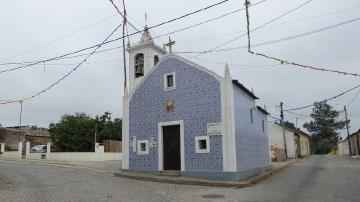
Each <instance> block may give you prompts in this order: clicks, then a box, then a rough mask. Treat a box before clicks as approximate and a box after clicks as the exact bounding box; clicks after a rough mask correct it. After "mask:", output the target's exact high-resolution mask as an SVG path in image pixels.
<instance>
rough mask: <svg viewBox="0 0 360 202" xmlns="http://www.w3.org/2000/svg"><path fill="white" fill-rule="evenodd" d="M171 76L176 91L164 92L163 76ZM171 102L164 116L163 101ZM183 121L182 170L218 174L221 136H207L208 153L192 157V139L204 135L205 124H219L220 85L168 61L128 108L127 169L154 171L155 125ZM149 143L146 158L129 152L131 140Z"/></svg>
mask: <svg viewBox="0 0 360 202" xmlns="http://www.w3.org/2000/svg"><path fill="white" fill-rule="evenodd" d="M171 72H175V75H176V89H174V90H169V91H165V90H164V74H167V73H171ZM168 99H173V100H174V101H175V106H174V111H173V112H166V100H168ZM178 120H183V121H184V141H185V143H184V145H185V170H186V171H222V169H223V164H222V163H223V160H222V143H221V136H210V153H202V154H198V153H195V136H205V135H207V124H208V123H219V122H221V94H220V81H219V80H217V79H216V78H214V77H213V76H211V75H209V74H208V73H206V72H204V71H202V70H200V69H197V68H195V67H193V66H191V65H189V64H187V63H185V62H183V61H181V60H179V59H177V58H174V57H169V58H166V59H164V60H163V61H162V62H161V64H159V65H158V67H157V68H156V69H155V70H154V71H153V72H152V73H151V75H149V77H147V78H146V80H145V81H144V82H143V83H142V84H141V86H139V87H138V88H137V89H136V91H135V92H134V94H133V96H132V97H131V100H130V105H129V137H130V138H129V139H130V151H129V154H130V155H129V160H130V169H135V170H157V169H158V147H157V141H158V140H157V134H158V123H159V122H169V121H178ZM134 136H135V137H136V139H137V140H142V139H148V140H150V142H151V140H153V142H154V144H150V148H149V149H150V150H149V154H148V155H137V154H136V152H133V148H132V141H131V139H132V137H134Z"/></svg>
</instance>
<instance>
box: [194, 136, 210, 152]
mask: <svg viewBox="0 0 360 202" xmlns="http://www.w3.org/2000/svg"><path fill="white" fill-rule="evenodd" d="M209 142H210V140H209V136H196V137H195V152H196V153H210V144H209Z"/></svg>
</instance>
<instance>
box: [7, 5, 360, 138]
mask: <svg viewBox="0 0 360 202" xmlns="http://www.w3.org/2000/svg"><path fill="white" fill-rule="evenodd" d="M218 1H219V0H206V1H205V0H199V1H194V0H182V1H175V0H148V1H144V0H131V1H126V6H127V11H128V15H129V21H130V22H132V24H134V25H135V26H136V27H137V28H138V29H142V28H143V26H144V25H145V19H144V14H145V13H147V16H148V22H147V24H148V25H149V26H151V25H155V24H158V23H160V22H163V21H166V20H168V19H171V18H174V17H178V16H181V15H183V14H185V13H188V12H191V11H194V10H197V9H199V8H202V7H205V6H207V5H210V4H213V3H216V2H218ZM256 2H258V1H252V3H256ZM304 2H306V0H292V1H287V0H267V1H265V2H264V3H262V4H259V5H257V6H254V7H252V8H251V9H250V16H251V27H252V28H254V27H256V26H260V25H262V24H263V23H265V22H267V21H269V20H271V19H273V18H275V17H277V16H279V15H281V14H283V13H285V12H287V11H289V10H291V9H293V8H295V7H297V6H298V5H300V4H302V3H304ZM115 3H117V4H118V5H119V7H121V5H120V4H119V1H115ZM242 7H243V2H242V1H239V0H230V1H229V2H227V3H224V4H222V5H220V6H217V7H215V8H211V9H209V10H207V11H204V12H201V13H199V14H195V15H193V16H190V17H187V18H184V19H181V20H178V21H176V22H173V23H170V24H167V25H164V26H161V27H158V28H156V29H154V30H151V34H152V35H153V37H155V36H157V35H161V34H166V33H168V32H171V31H173V30H176V29H179V28H182V27H186V26H189V25H193V24H196V23H199V22H202V21H205V20H207V19H210V18H214V17H217V16H220V15H222V14H225V13H228V12H230V11H233V10H236V9H239V8H242ZM359 11H360V2H359V1H358V0H343V1H328V0H313V1H312V2H311V3H309V4H307V5H306V6H304V7H302V8H300V9H299V10H297V11H295V12H293V13H291V14H289V15H287V16H285V17H283V18H281V19H279V20H277V21H275V22H273V23H272V24H269V25H267V26H266V27H264V28H262V29H259V30H257V31H256V32H253V33H252V42H253V43H261V42H266V41H271V40H275V39H280V38H283V37H287V36H291V35H295V34H300V33H304V32H308V31H312V30H315V29H319V28H322V27H326V26H329V25H333V24H337V23H340V22H343V21H347V20H351V19H354V18H357V17H360V16H359ZM245 20H246V19H245V13H244V12H243V11H241V12H238V13H235V14H232V15H229V16H227V17H224V18H221V19H219V20H216V21H213V22H209V23H206V24H203V25H201V26H197V27H195V28H192V29H188V30H186V31H183V32H178V33H175V34H172V36H171V37H172V38H173V39H174V40H176V45H175V46H174V51H176V52H188V51H204V50H208V49H211V48H213V47H216V46H217V45H219V44H221V43H224V42H226V41H228V40H230V39H232V38H234V37H236V36H239V35H241V34H243V33H244V31H245V30H246V23H245V22H246V21H245ZM100 21H101V22H100ZM119 23H121V19H120V17H119V16H118V15H116V11H115V10H114V8H113V7H112V6H111V4H110V3H109V2H108V0H96V1H88V0H77V1H69V0H67V1H64V0H52V1H44V0H37V1H35V0H12V1H4V2H2V3H1V6H0V25H1V32H0V44H1V45H0V47H1V48H0V61H1V62H0V63H4V62H24V61H36V60H43V59H48V58H51V57H54V56H59V55H61V54H65V53H68V52H71V51H75V50H78V49H82V48H85V47H88V46H91V45H94V44H97V43H100V42H101V41H103V40H104V39H105V37H106V36H107V35H108V34H109V33H110V32H111V31H112V30H113V29H114V28H115V27H116V26H117V25H118V24H119ZM90 25H91V26H90ZM134 31H135V30H134V29H132V28H131V27H129V32H130V33H132V32H134ZM119 36H121V33H120V31H118V32H117V33H115V35H114V37H112V38H116V37H119ZM359 36H360V21H357V22H354V23H351V24H347V25H344V26H342V27H338V28H335V29H331V30H328V31H324V32H320V33H316V34H313V35H310V36H306V37H302V38H298V39H294V40H289V41H285V42H281V43H276V44H272V45H267V46H260V47H256V48H254V50H255V51H257V52H262V53H265V54H269V55H272V56H276V57H280V58H284V59H288V60H292V61H294V62H298V63H303V64H308V65H313V66H317V67H324V68H328V69H337V70H342V71H348V72H355V73H360V70H359V60H360V59H359V52H360V47H359ZM54 40H55V41H54ZM130 40H131V43H136V42H138V41H139V35H136V36H133V37H131V38H130ZM166 40H167V37H162V38H159V39H156V42H157V43H158V44H159V45H162V44H163V43H164V42H165V41H166ZM48 42H52V43H48ZM44 44H47V45H44ZM42 45H44V46H42ZM120 45H121V41H117V42H115V43H111V44H109V45H106V46H104V47H102V49H106V48H111V47H117V46H120ZM243 45H246V38H245V37H243V38H240V39H239V40H236V41H234V42H232V43H230V44H228V45H226V46H224V47H222V48H229V47H237V46H243ZM39 46H42V47H41V48H36V47H39ZM33 48H36V49H34V50H32V51H28V50H31V49H33ZM25 51H28V52H26V53H24V52H25ZM21 53H24V54H21ZM19 54H20V55H19ZM16 55H19V56H17V57H13V56H16ZM179 55H181V56H183V57H186V58H188V57H191V56H194V54H184V53H179ZM8 58H11V59H8ZM82 59H83V58H82V57H80V58H75V59H74V58H73V59H66V60H65V59H64V60H58V61H54V62H49V63H45V66H44V64H41V65H37V66H32V67H29V68H25V69H21V70H17V71H12V72H7V73H3V74H0V100H5V99H18V98H21V97H26V96H29V95H32V94H34V93H36V92H38V91H40V90H42V89H44V88H45V87H47V86H49V85H50V84H51V83H53V82H54V81H56V80H57V79H59V78H60V77H61V76H63V75H64V74H66V73H67V72H68V71H69V70H71V68H73V67H74V64H76V63H78V62H80V61H81V60H82ZM192 60H193V61H194V62H196V63H199V64H201V65H203V66H205V67H207V68H209V69H211V70H213V71H215V72H216V73H218V74H220V75H223V72H224V65H223V63H225V62H228V63H229V64H230V71H231V75H232V77H233V79H238V80H239V81H240V82H241V83H243V84H244V85H245V86H246V87H248V88H249V89H251V88H253V89H254V91H255V94H256V95H257V96H258V97H260V98H261V99H260V100H259V101H258V104H259V105H261V106H263V104H264V103H266V105H267V108H268V110H269V112H270V113H271V114H272V115H273V116H276V117H278V116H279V111H278V110H277V109H276V107H275V106H276V105H278V104H279V102H280V101H282V102H284V103H285V104H284V108H291V107H300V106H304V105H308V104H311V103H313V102H314V101H316V100H322V99H324V98H328V97H332V96H334V95H336V94H338V93H340V92H342V91H345V90H347V89H350V88H352V87H353V86H356V85H358V84H359V83H360V78H359V77H352V76H345V75H340V74H334V73H327V72H319V71H314V70H309V69H303V68H298V67H293V66H289V65H277V64H278V63H276V62H274V61H271V60H267V59H263V58H260V57H256V56H252V55H249V54H248V53H247V52H246V49H240V50H235V51H226V52H215V53H207V54H203V55H200V56H198V57H197V58H194V59H192ZM87 62H88V63H90V64H86V65H83V66H81V67H80V68H79V69H78V70H77V71H75V72H74V73H73V74H71V76H70V77H69V78H67V79H65V80H64V81H62V82H61V83H60V84H59V85H57V86H55V87H54V88H53V89H51V90H50V91H48V92H46V93H45V94H43V95H41V96H39V97H36V98H34V99H32V100H29V101H26V102H25V103H24V104H23V125H35V124H37V125H38V126H42V127H48V125H49V123H51V122H57V121H58V120H59V119H60V117H61V115H63V114H72V113H75V112H85V113H87V114H90V115H97V114H102V113H104V112H105V111H109V112H111V113H112V114H113V117H121V112H122V109H121V108H122V93H123V90H122V89H123V70H122V68H123V66H122V52H121V49H115V50H113V51H107V52H104V53H102V54H96V55H94V56H93V57H91V58H90V59H89V60H87ZM244 65H245V66H244ZM266 65H269V66H266ZM12 67H17V65H0V70H4V69H8V68H12ZM357 92H358V90H354V91H352V92H350V93H348V94H346V95H344V96H342V97H340V98H338V99H335V100H333V101H331V102H330V104H331V105H332V106H333V107H334V108H335V109H336V110H342V109H343V107H344V105H348V104H349V103H350V102H351V100H352V99H353V98H354V97H355V95H356V93H357ZM19 111H20V106H19V104H9V105H2V106H0V123H1V124H3V125H5V126H13V125H18V124H19V123H18V121H19ZM348 111H349V114H348V116H349V118H350V119H351V129H350V131H351V132H354V131H356V130H357V129H359V128H360V96H359V98H358V99H357V100H355V101H354V102H353V103H352V104H351V105H350V106H348ZM310 112H311V108H309V109H306V110H300V111H296V113H299V114H298V115H294V114H289V113H286V114H285V117H286V119H287V120H289V121H292V122H294V123H295V121H296V118H297V126H298V127H300V126H302V124H303V123H304V122H305V121H308V120H309V117H308V115H309V114H310ZM340 118H342V119H343V118H344V116H343V114H342V115H341V116H340ZM269 120H271V119H269ZM343 132H344V131H343Z"/></svg>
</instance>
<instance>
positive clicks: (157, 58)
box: [154, 55, 159, 65]
mask: <svg viewBox="0 0 360 202" xmlns="http://www.w3.org/2000/svg"><path fill="white" fill-rule="evenodd" d="M158 62H159V56H157V55H155V56H154V65H156V64H157V63H158Z"/></svg>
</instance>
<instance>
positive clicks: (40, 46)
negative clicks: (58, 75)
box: [0, 15, 116, 65]
mask: <svg viewBox="0 0 360 202" xmlns="http://www.w3.org/2000/svg"><path fill="white" fill-rule="evenodd" d="M115 16H116V15H112V16H109V17H106V18H104V19H101V20H99V21H96V22H94V23H91V24H89V25H87V26H84V27H82V28H80V29H78V30H75V31H73V32H70V33H68V34H65V35H63V36H61V37H58V38H56V39H54V40H51V41H49V42H45V43H43V44H41V45H39V46H36V47H33V48H30V49H28V50H25V51H23V52H21V53H18V54H16V55H14V56H11V57H8V58H5V59H3V60H0V62H4V61H7V60H10V59H13V58H16V57H19V56H22V55H25V54H26V53H29V52H31V51H34V50H37V49H40V48H42V47H44V46H47V45H50V44H53V43H55V42H57V41H60V40H62V39H65V38H67V37H69V36H72V35H74V34H77V33H79V32H82V31H84V30H86V29H89V28H91V27H93V26H95V25H98V24H100V23H102V22H104V21H106V20H109V19H112V18H114V17H115ZM5 64H6V63H5ZM0 65H3V64H0Z"/></svg>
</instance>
